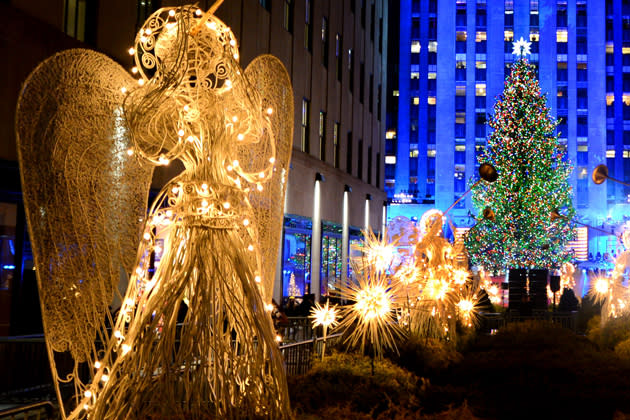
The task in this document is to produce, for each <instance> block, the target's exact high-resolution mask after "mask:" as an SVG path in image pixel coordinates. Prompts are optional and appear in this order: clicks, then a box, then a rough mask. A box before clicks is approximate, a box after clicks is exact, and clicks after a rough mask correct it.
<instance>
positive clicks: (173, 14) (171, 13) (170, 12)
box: [168, 9, 175, 17]
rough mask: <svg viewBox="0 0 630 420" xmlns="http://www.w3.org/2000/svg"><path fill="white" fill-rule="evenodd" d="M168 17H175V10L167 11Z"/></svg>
mask: <svg viewBox="0 0 630 420" xmlns="http://www.w3.org/2000/svg"><path fill="white" fill-rule="evenodd" d="M168 15H169V16H170V17H173V16H175V10H172V9H171V10H169V11H168Z"/></svg>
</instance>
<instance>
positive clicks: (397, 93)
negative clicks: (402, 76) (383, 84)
mask: <svg viewBox="0 0 630 420" xmlns="http://www.w3.org/2000/svg"><path fill="white" fill-rule="evenodd" d="M392 96H396V97H398V96H400V92H399V91H397V90H395V91H393V92H392Z"/></svg>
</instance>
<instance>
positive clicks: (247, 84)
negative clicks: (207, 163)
mask: <svg viewBox="0 0 630 420" xmlns="http://www.w3.org/2000/svg"><path fill="white" fill-rule="evenodd" d="M133 53H134V58H135V63H136V69H137V73H138V75H139V76H140V78H141V79H140V81H139V83H140V85H141V88H139V89H138V90H136V91H135V92H134V93H133V96H134V97H135V98H137V99H135V100H130V101H129V104H130V106H128V109H131V111H132V112H131V113H132V114H134V115H131V118H130V121H131V124H132V130H134V131H135V133H136V135H135V136H134V137H135V143H136V147H137V148H138V149H140V151H141V152H142V153H143V154H144V155H145V156H150V157H152V158H155V160H156V161H158V162H159V159H160V158H163V159H164V160H165V161H168V160H170V158H175V157H179V156H181V151H182V150H183V149H185V148H186V147H193V146H194V145H200V146H203V147H198V148H197V153H198V152H199V149H200V148H201V149H203V153H204V154H209V153H210V150H212V153H213V159H214V158H218V160H224V161H226V162H228V161H229V162H232V161H233V160H234V159H236V157H235V156H233V155H234V150H233V145H234V144H238V145H239V147H243V146H246V145H248V144H251V143H256V142H258V141H259V139H260V138H262V137H263V136H264V135H265V134H264V133H267V132H270V130H269V128H270V125H269V119H268V118H267V115H266V114H265V110H266V108H265V106H264V104H263V101H262V99H261V97H260V95H259V94H258V92H257V90H256V89H254V88H253V86H252V83H251V81H249V80H248V79H247V77H246V75H245V74H244V71H243V69H242V68H241V66H240V64H239V52H238V47H237V42H236V39H235V37H234V34H233V33H232V31H231V30H230V28H229V27H228V26H227V25H225V24H224V23H223V22H222V21H221V20H219V19H218V18H216V17H215V16H214V15H212V14H211V13H203V12H202V11H201V10H200V9H198V8H196V7H194V6H183V7H172V8H162V9H159V10H158V11H156V12H155V13H154V14H153V15H151V16H150V17H149V18H148V19H147V21H146V22H145V23H144V25H143V26H142V28H141V29H140V31H139V32H138V35H137V37H136V42H135V47H134V49H133ZM186 142H189V144H188V146H187V145H186V144H187V143H186ZM206 157H209V156H204V157H203V158H204V160H205V158H206ZM184 163H185V164H186V162H184Z"/></svg>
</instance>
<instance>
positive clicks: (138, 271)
mask: <svg viewBox="0 0 630 420" xmlns="http://www.w3.org/2000/svg"><path fill="white" fill-rule="evenodd" d="M136 274H137V275H138V276H140V277H142V267H138V268H136Z"/></svg>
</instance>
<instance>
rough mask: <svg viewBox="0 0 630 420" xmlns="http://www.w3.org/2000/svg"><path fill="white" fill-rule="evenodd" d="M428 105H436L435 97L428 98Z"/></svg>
mask: <svg viewBox="0 0 630 420" xmlns="http://www.w3.org/2000/svg"><path fill="white" fill-rule="evenodd" d="M427 104H429V105H435V96H429V97H427Z"/></svg>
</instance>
